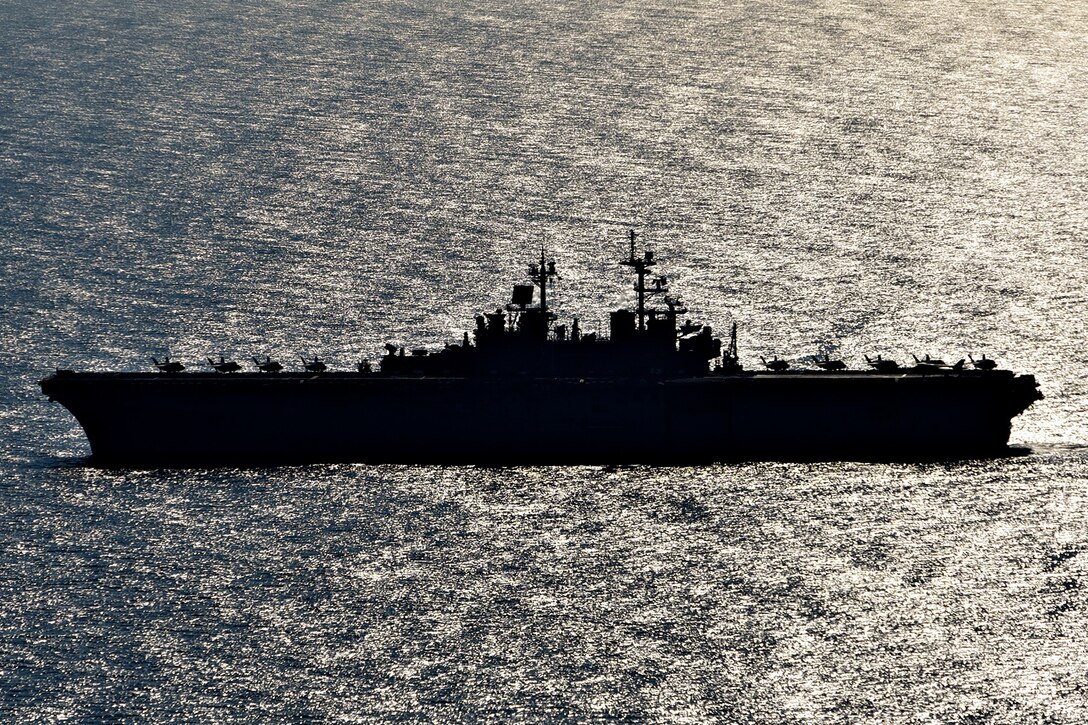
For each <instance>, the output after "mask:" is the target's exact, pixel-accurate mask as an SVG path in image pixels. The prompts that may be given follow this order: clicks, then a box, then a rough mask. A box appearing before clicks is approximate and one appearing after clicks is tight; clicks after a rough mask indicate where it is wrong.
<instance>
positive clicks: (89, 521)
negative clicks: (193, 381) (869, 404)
mask: <svg viewBox="0 0 1088 725" xmlns="http://www.w3.org/2000/svg"><path fill="white" fill-rule="evenodd" d="M2 7H3V11H2V16H3V22H2V24H0V242H2V243H3V245H4V250H5V253H4V254H3V255H2V256H0V266H2V272H0V305H2V309H3V312H2V313H0V396H2V405H0V716H2V719H4V720H6V721H13V722H55V721H62V720H64V721H84V722H113V721H118V720H124V721H155V722H163V721H188V722H224V721H227V722H241V721H247V722H276V721H306V720H315V721H348V722H385V721H394V720H395V721H413V722H414V721H424V722H431V721H436V722H448V721H470V722H478V721H483V722H507V721H533V722H542V721H560V722H600V721H624V722H748V723H780V722H798V723H800V722H806V723H807V722H827V723H840V722H841V723H854V722H902V723H928V722H963V723H1021V722H1053V723H1076V722H1083V721H1085V720H1086V719H1088V689H1086V685H1085V682H1086V681H1088V634H1086V632H1088V628H1086V624H1088V622H1086V620H1085V617H1086V611H1088V610H1086V608H1085V607H1086V606H1088V600H1086V599H1085V594H1084V590H1083V586H1084V585H1085V583H1086V582H1088V579H1086V574H1085V567H1086V565H1088V553H1085V549H1086V547H1088V543H1086V542H1088V519H1086V513H1088V500H1086V496H1088V453H1086V449H1085V448H1084V446H1085V444H1086V442H1088V412H1086V409H1088V406H1086V392H1088V391H1086V385H1085V374H1086V372H1088V371H1086V368H1088V355H1086V353H1085V341H1086V339H1088V322H1086V317H1085V309H1086V297H1088V264H1086V262H1085V259H1086V256H1088V203H1086V198H1088V195H1086V192H1088V188H1086V186H1088V184H1086V181H1085V179H1086V178H1088V176H1086V173H1088V133H1086V131H1088V71H1086V70H1085V64H1084V62H1083V59H1084V58H1085V57H1088V6H1085V5H1083V4H1081V3H1074V2H1046V3H1043V2H1036V3H1032V2H1028V3H1022V2H1017V3H1012V2H1009V3H1001V2H897V3H875V2H874V3H865V2H828V3H822V4H818V3H795V2H744V3H740V2H738V3H732V4H730V3H705V4H699V3H685V4H682V5H677V4H674V3H660V4H656V5H655V4H651V3H631V2H627V3H623V2H614V3H609V2H594V3H577V2H569V3H553V4H543V3H540V4H534V5H530V6H527V7H519V8H511V7H509V6H507V5H506V4H503V3H491V4H488V3H484V2H449V3H434V4H428V3H415V4H400V3H397V4H393V3H368V4H363V3H347V2H332V1H329V2H316V1H315V2H309V3H305V2H299V1H295V2H292V1H289V0H282V1H280V2H276V1H274V0H268V1H266V2H257V1H256V0H254V1H250V2H231V3H227V2H222V0H205V1H204V2H188V1H186V0H182V1H180V2H171V3H155V2H146V1H145V2H117V1H116V0H100V1H98V2H94V1H90V2H82V3H73V2H55V3H32V2H26V1H23V0H13V1H10V2H6V3H3V6H2ZM628 226H635V227H637V228H638V229H640V230H642V231H643V232H644V233H645V238H646V239H647V240H648V242H649V243H650V244H651V245H652V247H653V248H654V249H655V250H656V251H657V253H658V254H659V255H660V256H661V257H662V258H663V260H664V264H663V267H662V271H664V272H668V273H670V278H671V282H672V284H673V289H674V290H675V291H677V292H680V293H681V294H683V295H684V296H685V299H686V301H687V303H688V306H689V307H690V308H691V309H692V310H693V312H694V313H695V314H696V316H697V317H698V318H699V319H703V320H705V321H707V322H710V323H711V324H713V325H715V326H716V327H717V328H719V329H724V328H725V327H726V325H727V324H728V323H730V322H732V321H733V320H736V321H738V322H739V323H740V325H741V353H742V360H743V361H744V362H745V363H746V364H747V365H749V366H752V365H755V364H757V361H758V355H761V354H762V355H768V356H769V355H772V354H777V355H779V356H782V357H787V358H790V359H794V360H800V359H802V358H805V357H807V356H811V355H812V354H814V353H816V352H818V351H824V350H827V351H831V352H832V353H834V354H838V355H841V356H843V357H844V358H846V359H847V360H849V361H851V362H853V363H855V364H857V363H858V362H860V360H861V356H862V354H864V353H870V354H871V353H874V352H881V353H883V354H885V355H890V356H894V357H898V358H899V359H903V358H906V357H908V356H909V354H910V353H912V352H914V353H917V354H919V355H922V354H925V353H929V354H933V355H937V356H941V357H944V358H945V359H952V360H955V359H958V358H959V357H963V356H964V355H966V354H967V353H968V352H971V353H974V354H976V355H978V354H981V353H986V354H987V355H989V356H990V357H994V358H997V359H999V360H1000V361H1001V362H1002V363H1003V364H1004V365H1007V366H1009V367H1012V368H1014V369H1017V370H1021V371H1026V372H1033V373H1035V374H1036V375H1037V376H1038V377H1039V379H1040V381H1041V383H1042V389H1043V392H1044V393H1045V394H1046V396H1047V398H1046V400H1044V401H1042V402H1041V403H1038V404H1036V405H1035V406H1034V407H1033V408H1032V409H1031V410H1030V411H1028V412H1027V413H1026V414H1025V415H1024V416H1022V417H1021V418H1019V419H1017V420H1016V421H1015V424H1014V431H1013V442H1014V443H1018V444H1021V445H1028V446H1031V447H1032V448H1033V453H1032V454H1030V455H1028V456H1024V457H1019V458H1013V459H1009V460H1002V461H989V462H966V463H961V464H950V465H927V466H890V465H855V464H842V465H792V464H791V465H785V464H766V465H750V466H721V467H711V468H692V469H647V468H619V469H615V470H613V469H599V468H543V469H541V468H527V469H498V470H496V469H475V468H413V467H369V466H331V467H330V466H314V467H305V468H288V469H276V470H249V471H187V472H168V473H163V472H127V473H111V472H103V471H98V470H94V469H91V468H88V467H87V466H86V465H85V460H84V456H85V455H86V454H87V448H86V445H85V442H84V440H83V437H82V433H81V431H80V430H79V428H78V426H77V425H76V424H75V422H74V420H72V419H71V418H70V416H68V415H67V414H66V413H65V411H63V410H62V409H61V408H59V407H58V406H55V405H50V404H48V403H47V402H46V401H44V400H43V399H42V398H41V396H40V395H39V394H38V393H37V392H36V389H35V385H34V383H35V381H36V380H37V379H39V378H40V377H42V376H43V375H45V374H46V373H48V372H49V371H50V370H52V369H53V368H54V367H58V366H61V367H76V368H80V369H142V368H145V367H146V360H147V357H148V356H149V355H152V354H154V355H160V354H166V353H170V354H172V355H174V356H176V357H178V358H181V359H183V360H185V361H187V362H190V363H194V364H195V363H196V362H197V361H199V360H201V359H203V357H204V356H207V355H211V354H218V353H220V352H224V353H226V354H228V355H235V356H238V357H241V358H248V357H249V356H250V355H254V354H260V355H264V354H272V355H279V356H282V357H284V358H287V359H291V358H293V357H294V356H296V355H298V354H299V353H306V354H311V355H312V354H319V355H322V356H325V357H327V358H328V359H329V361H330V362H331V363H334V364H335V366H337V367H344V368H346V367H349V366H351V365H353V364H354V362H355V361H356V360H357V359H359V358H360V357H361V356H369V357H371V358H372V359H373V358H376V357H377V355H378V353H379V351H380V348H381V345H382V343H384V342H386V341H393V342H395V343H397V344H404V345H409V346H412V347H416V346H424V345H440V344H442V343H443V342H445V341H447V340H456V339H458V338H460V336H461V332H462V330H463V329H465V326H466V325H470V322H471V318H472V315H473V314H475V313H476V312H478V311H480V310H481V309H483V308H485V307H487V306H489V305H493V304H496V303H498V302H501V301H503V300H504V299H505V298H506V295H507V293H508V292H507V285H508V283H510V282H512V281H515V280H516V279H517V278H518V276H519V275H520V274H521V269H522V264H523V263H524V262H525V261H527V257H528V255H529V253H530V252H531V250H532V249H534V248H536V247H537V246H538V245H539V244H540V243H541V242H543V243H545V244H546V245H547V246H548V248H549V249H550V250H554V253H555V255H556V257H557V258H558V260H559V262H560V269H561V272H562V273H563V280H562V282H561V284H560V285H559V287H558V288H557V291H556V294H557V299H558V304H559V308H560V311H561V313H562V314H564V315H567V314H574V313H580V314H581V316H582V320H583V323H584V324H586V326H587V327H588V328H593V327H595V326H596V320H595V316H596V315H597V314H598V313H597V312H596V311H597V310H606V309H609V308H612V307H615V306H617V305H618V304H620V303H621V302H622V301H624V300H625V298H626V295H627V289H628V283H627V281H626V280H625V278H624V277H623V272H622V270H621V269H620V268H618V267H617V266H616V265H615V264H614V262H615V261H616V259H617V258H618V257H619V256H620V255H621V254H622V252H623V235H624V233H625V230H626V229H627V227H628ZM603 314H604V313H603V312H601V313H600V315H601V316H602V317H603ZM154 423H155V422H154V421H148V425H154ZM257 423H259V422H255V424H257ZM783 424H784V425H805V424H808V422H805V421H784V422H783ZM813 424H815V422H814V423H813ZM963 425H964V426H965V427H966V426H970V425H972V421H970V420H965V421H963ZM512 434H513V433H511V432H510V431H480V439H481V441H482V442H491V443H493V444H496V445H501V444H502V440H503V438H504V437H505V436H508V435H512ZM631 434H632V435H633V436H640V437H644V438H645V440H646V441H647V445H653V440H654V422H653V421H652V420H646V421H632V432H631Z"/></svg>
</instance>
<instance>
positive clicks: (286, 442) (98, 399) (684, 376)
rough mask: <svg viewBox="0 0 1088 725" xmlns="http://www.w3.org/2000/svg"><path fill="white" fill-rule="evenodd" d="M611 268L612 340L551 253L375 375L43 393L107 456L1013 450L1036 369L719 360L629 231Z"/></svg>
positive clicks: (74, 378)
mask: <svg viewBox="0 0 1088 725" xmlns="http://www.w3.org/2000/svg"><path fill="white" fill-rule="evenodd" d="M622 264H623V265H624V266H627V267H630V268H631V269H632V270H633V271H634V274H635V278H636V282H635V286H634V289H635V292H636V294H637V301H636V306H635V309H634V310H627V309H621V310H616V311H614V312H612V313H611V314H610V328H609V335H608V337H607V338H605V337H603V336H598V335H597V334H596V333H583V332H582V330H581V329H580V327H579V323H578V320H577V319H574V320H573V323H572V324H571V325H570V327H568V326H567V325H565V324H556V315H555V314H554V313H553V312H552V311H551V309H550V308H549V307H548V285H549V283H550V282H551V281H552V280H553V278H554V277H555V276H556V270H555V262H548V261H546V260H545V256H544V253H543V251H542V252H541V256H540V261H539V263H536V264H532V265H530V267H529V277H530V279H531V281H532V284H517V285H514V289H513V295H512V299H511V302H510V303H509V304H507V305H505V307H499V308H498V309H496V310H495V311H494V312H492V313H489V314H484V315H479V316H477V317H476V329H475V331H474V332H473V333H472V339H471V340H470V338H469V335H468V333H465V336H464V339H463V341H462V343H461V344H459V345H447V346H446V347H445V349H442V350H438V351H436V352H429V351H427V350H413V351H412V352H411V353H410V354H408V355H405V354H404V349H403V348H397V347H396V346H395V345H386V351H387V354H386V355H385V356H384V357H383V358H382V359H381V362H380V364H379V365H378V367H377V369H373V368H372V367H371V365H370V364H369V363H367V362H363V363H360V364H359V365H358V369H357V370H356V371H354V372H335V371H329V370H327V369H326V367H325V364H324V363H322V362H321V361H320V360H318V359H317V358H314V359H313V360H312V361H307V360H305V359H303V363H304V369H303V371H300V372H285V371H283V369H282V366H281V365H280V364H279V363H278V362H276V361H274V360H271V359H269V358H266V359H265V361H264V362H261V361H260V360H257V359H255V363H256V365H257V368H258V370H259V371H257V372H238V368H239V367H240V366H238V365H237V364H232V363H231V362H230V361H227V360H225V359H224V358H222V357H221V358H220V360H219V362H218V363H216V362H214V361H211V360H210V359H209V365H210V367H212V368H213V370H212V371H208V372H186V371H184V366H183V365H182V364H180V363H178V362H176V361H170V360H169V359H166V360H165V361H164V362H159V361H155V364H156V366H157V367H158V368H159V372H150V373H126V372H118V373H99V372H73V371H70V370H58V371H56V373H55V374H53V375H51V376H49V377H48V378H46V379H45V380H42V381H41V388H42V391H43V392H44V393H45V394H46V395H47V396H49V398H50V399H51V400H55V401H57V402H59V403H60V404H61V405H63V406H64V407H66V408H67V409H68V410H69V411H71V413H72V414H73V415H74V416H75V417H76V419H77V420H78V421H79V423H80V424H81V425H82V426H83V429H84V431H86V434H87V439H88V441H89V442H90V446H91V452H92V457H91V462H92V463H93V464H95V465H100V466H109V467H188V466H225V465H231V466H234V465H269V464H286V463H308V462H373V463H378V462H399V463H420V464H424V463H428V464H431V463H433V464H481V465H520V464H697V463H710V462H723V461H742V460H898V461H918V460H949V459H962V458H976V457H993V456H1000V455H1004V454H1007V453H1008V452H1009V448H1008V439H1009V430H1010V424H1011V420H1012V418H1014V417H1015V416H1017V415H1019V414H1020V413H1022V412H1023V411H1024V410H1026V409H1027V408H1028V407H1029V406H1030V405H1031V404H1032V403H1033V402H1034V401H1036V400H1039V399H1041V398H1042V395H1041V394H1040V392H1039V390H1038V386H1037V385H1036V382H1035V378H1034V377H1033V376H1031V375H1017V374H1014V373H1012V372H1010V371H1007V370H999V369H996V366H995V364H994V361H993V360H990V359H987V358H985V357H983V358H982V359H981V360H978V361H974V360H973V359H972V363H973V364H972V368H971V369H967V368H965V366H964V364H963V361H960V362H958V363H956V364H954V365H951V366H949V365H945V364H943V363H941V361H939V360H931V359H929V358H926V359H925V360H918V361H917V364H916V365H914V366H912V367H899V366H898V365H896V364H895V363H894V362H893V361H890V360H885V359H883V358H880V357H879V356H878V357H876V358H873V359H870V360H869V361H868V362H869V366H870V368H869V369H867V370H848V369H846V368H845V364H843V363H842V362H841V361H833V360H830V359H829V358H827V357H826V356H825V358H824V359H823V360H818V361H817V362H816V363H815V365H816V366H817V369H812V370H796V369H791V367H790V365H789V364H788V363H787V362H786V361H783V360H778V359H777V358H775V359H774V360H770V361H764V362H765V366H766V368H767V369H766V370H761V371H757V372H752V371H746V370H744V369H743V368H742V366H741V365H740V363H739V360H738V356H737V345H736V325H735V324H734V325H733V327H732V330H731V334H730V339H729V341H728V344H727V345H725V346H724V348H725V349H724V351H723V345H722V341H721V340H719V339H717V338H715V337H714V335H713V333H712V330H711V328H710V327H706V326H702V325H698V324H693V323H691V322H687V321H683V320H682V317H683V315H684V314H686V310H685V309H684V308H683V305H682V304H681V303H680V301H679V300H678V299H676V298H673V297H670V296H669V295H668V290H667V286H666V278H665V277H662V276H656V277H655V276H652V275H649V272H650V270H651V268H653V267H654V266H656V264H657V263H656V261H655V259H654V255H653V252H650V251H646V252H644V253H643V254H642V255H641V256H638V255H636V252H635V232H634V231H632V232H631V233H630V253H629V256H628V257H627V259H624V260H623V261H622ZM648 275H649V276H650V277H652V278H650V279H648ZM534 298H535V300H534ZM655 300H660V303H661V304H660V306H658V307H651V306H650V305H651V303H653V302H654V301H655ZM255 421H259V424H257V425H255V424H254V422H255Z"/></svg>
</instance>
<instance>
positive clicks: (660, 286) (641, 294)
mask: <svg viewBox="0 0 1088 725" xmlns="http://www.w3.org/2000/svg"><path fill="white" fill-rule="evenodd" d="M627 234H628V237H629V239H630V241H631V252H630V255H629V256H628V257H627V259H625V260H624V261H622V262H620V264H622V265H623V266H625V267H633V268H634V270H635V274H636V275H638V282H636V283H635V292H637V293H638V329H639V332H644V331H645V330H646V295H648V294H651V295H656V294H664V293H665V292H666V291H667V289H666V287H665V278H664V277H659V278H658V279H657V280H655V283H654V285H653V286H652V287H647V286H646V270H647V269H649V268H650V267H653V266H654V265H656V264H657V262H655V261H654V253H653V252H650V251H646V252H643V253H642V258H641V259H639V258H637V257H635V237H636V236H637V234H636V233H635V230H634V229H630V230H628V232H627Z"/></svg>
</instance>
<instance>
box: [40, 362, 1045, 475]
mask: <svg viewBox="0 0 1088 725" xmlns="http://www.w3.org/2000/svg"><path fill="white" fill-rule="evenodd" d="M41 385H42V390H43V392H45V393H46V394H47V395H48V396H49V397H50V398H51V399H53V400H56V401H58V402H59V403H61V404H62V405H64V406H65V407H66V408H67V409H68V410H70V411H71V412H72V414H73V415H75V417H76V418H77V419H78V420H79V422H80V424H81V425H82V426H83V428H84V430H85V431H86V434H87V438H88V441H89V442H90V445H91V450H92V456H93V457H92V460H93V462H94V464H96V465H101V466H137V467H188V466H219V465H268V464H282V463H305V462H373V463H379V462H398V463H451V464H453V463H470V464H482V465H513V464H535V463H542V464H543V463H554V464H568V463H570V464H576V463H584V464H626V463H651V464H690V463H706V462H715V461H738V460H847V459H852V460H933V459H955V458H974V457H991V456H999V455H1003V454H1005V453H1007V450H1008V449H1007V445H1008V438H1009V429H1010V422H1011V420H1012V418H1013V417H1014V416H1016V415H1018V414H1019V413H1021V412H1022V411H1024V410H1025V409H1026V408H1027V407H1028V406H1029V405H1031V403H1032V402H1033V401H1035V400H1037V399H1038V398H1040V397H1041V396H1040V394H1039V393H1038V390H1037V386H1036V383H1035V380H1034V378H1033V377H1032V376H1026V375H1013V374H1012V373H1009V372H1005V371H991V372H976V371H968V372H959V373H947V374H945V373H938V374H928V375H923V374H917V373H907V374H895V375H891V374H882V373H870V372H844V373H826V372H803V373H778V374H776V373H739V374H734V375H709V376H706V377H701V378H691V379H679V380H664V381H646V380H635V379H630V380H620V381H617V380H592V379H591V380H578V379H531V378H516V377H512V378H494V379H493V378H481V379H474V378H410V377H388V376H382V375H377V374H354V373H327V374H322V375H304V374H278V375H262V374H247V373H242V374H234V375H219V374H215V373H180V374H156V373H70V372H58V373H57V374H56V375H53V376H51V377H49V378H48V379H46V380H43V381H42V383H41Z"/></svg>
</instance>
